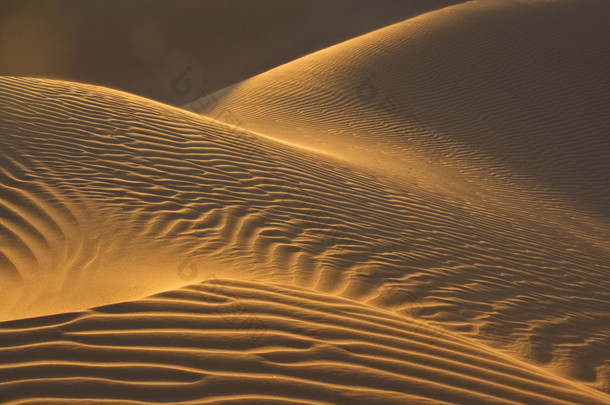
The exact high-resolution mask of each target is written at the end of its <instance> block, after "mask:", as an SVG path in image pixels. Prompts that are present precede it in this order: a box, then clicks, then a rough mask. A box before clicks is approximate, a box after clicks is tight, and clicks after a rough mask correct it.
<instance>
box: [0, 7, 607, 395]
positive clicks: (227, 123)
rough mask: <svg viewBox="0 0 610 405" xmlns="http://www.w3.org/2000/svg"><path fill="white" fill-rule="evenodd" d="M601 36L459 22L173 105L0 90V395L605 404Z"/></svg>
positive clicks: (541, 20) (539, 16)
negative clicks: (0, 287) (182, 107)
mask: <svg viewBox="0 0 610 405" xmlns="http://www.w3.org/2000/svg"><path fill="white" fill-rule="evenodd" d="M608 17H610V5H609V4H607V3H605V2H602V1H593V0H590V1H587V0H585V1H561V0H558V1H518V2H515V1H495V0H492V1H470V2H467V3H464V4H460V5H457V6H454V7H449V8H445V9H442V10H437V11H434V12H432V13H429V14H425V15H422V16H419V17H416V18H413V19H409V20H406V21H404V22H401V23H398V24H394V25H391V26H388V27H386V28H383V29H381V30H377V31H374V32H371V33H369V34H366V35H363V36H360V37H358V38H354V39H352V40H349V41H347V42H344V43H341V44H339V45H336V46H332V47H330V48H327V49H324V50H322V51H319V52H315V53H313V54H311V55H308V56H305V57H303V58H300V59H297V60H294V61H292V62H290V63H287V64H284V65H281V66H277V67H276V68H274V69H272V70H269V71H267V72H265V73H263V74H260V75H258V76H255V77H252V78H250V79H248V80H245V81H243V82H241V83H238V84H236V85H233V86H231V87H228V88H226V89H224V90H221V91H219V92H217V93H214V94H209V95H206V96H205V97H203V98H201V99H200V100H197V101H195V102H193V103H189V104H188V105H186V106H185V109H181V108H177V107H172V106H170V105H167V104H163V103H160V102H157V101H153V100H151V99H150V98H144V97H140V96H137V95H134V94H130V93H126V92H122V91H117V90H112V89H109V88H107V87H100V86H94V85H91V84H83V83H76V82H72V81H64V80H54V79H48V78H46V79H40V78H31V77H14V76H2V77H0V285H1V286H2V291H1V292H2V294H1V295H0V342H2V344H1V345H0V402H2V403H9V404H25V403H27V404H33V403H44V404H48V403H91V404H93V403H106V402H112V401H116V402H119V403H128V404H144V403H153V402H160V403H176V402H179V403H185V404H195V403H227V404H228V403H253V404H260V403H294V404H310V403H324V404H335V403H342V404H343V403H345V404H358V403H361V404H371V403H375V404H376V403H380V404H383V403H387V404H390V403H391V404H405V403H408V404H464V405H466V404H519V403H522V404H523V403H526V404H575V403H578V404H606V403H610V396H609V395H608V394H609V393H610V356H609V353H610V312H609V311H608V303H610V218H609V217H608V212H610V211H609V210H608V208H610V206H609V205H610V204H609V198H608V187H607V185H608V179H610V164H609V163H608V161H609V160H608V159H607V157H608V156H610V137H609V136H608V133H607V131H608V128H610V103H609V102H608V101H610V86H608V84H609V83H608V76H607V72H608V71H609V69H608V68H609V67H610V51H609V50H608V48H607V46H606V45H607V41H606V38H609V37H610V36H609V35H608V34H610V32H609V31H610V26H608V25H607V24H606V21H608V20H609V18H608ZM187 110H190V111H187Z"/></svg>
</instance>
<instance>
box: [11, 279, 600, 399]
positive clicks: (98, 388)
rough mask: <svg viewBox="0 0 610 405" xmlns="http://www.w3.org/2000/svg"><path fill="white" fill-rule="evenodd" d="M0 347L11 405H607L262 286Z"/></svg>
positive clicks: (177, 301) (420, 329)
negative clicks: (115, 403) (113, 404)
mask: <svg viewBox="0 0 610 405" xmlns="http://www.w3.org/2000/svg"><path fill="white" fill-rule="evenodd" d="M0 339H1V341H2V342H3V345H2V346H3V347H2V348H1V349H0V356H1V357H0V358H2V363H3V364H2V365H1V366H0V381H1V382H0V393H2V398H3V400H4V401H3V403H7V404H23V403H28V404H31V403H42V402H44V403H48V404H51V403H85V401H91V402H87V403H96V402H94V401H100V402H101V401H108V400H121V401H126V402H122V403H134V404H135V403H152V402H155V403H156V402H172V403H175V402H180V403H187V404H192V403H222V404H224V403H255V404H260V403H265V404H273V403H282V404H286V403H290V404H314V403H315V404H321V403H323V404H337V403H346V404H347V403H350V404H371V403H375V404H405V403H408V404H432V403H434V404H446V403H452V404H518V403H528V404H534V403H535V404H553V405H555V404H574V403H579V404H603V403H607V402H605V400H607V397H604V396H603V395H600V393H598V392H596V391H594V390H590V389H586V388H583V387H581V386H578V385H576V384H573V383H571V382H569V381H566V380H562V379H560V378H557V377H555V376H553V375H551V374H549V373H546V372H544V371H542V370H539V369H536V368H534V367H531V366H529V365H526V364H523V363H521V362H518V361H515V360H512V359H510V358H508V357H507V356H505V355H503V354H501V353H497V352H494V351H493V350H490V349H488V348H486V347H483V346H478V345H473V344H472V342H469V341H468V340H466V339H463V338H459V337H457V336H454V335H452V334H450V333H445V332H440V333H439V332H438V331H437V330H434V329H430V328H428V327H427V326H425V325H421V324H419V323H413V322H412V320H408V319H405V318H403V317H399V316H396V315H394V314H391V313H388V312H382V311H379V310H374V309H372V308H370V307H368V306H364V305H361V304H359V303H357V302H354V301H350V300H346V299H341V298H335V297H329V296H328V295H325V294H316V293H313V292H311V291H309V290H303V289H299V288H294V287H291V288H287V287H284V286H278V285H274V284H269V283H255V282H239V281H225V280H215V279H213V280H207V281H206V282H204V283H202V284H195V285H193V286H189V287H185V288H182V289H179V290H175V291H170V292H165V293H162V294H159V295H156V296H153V297H150V298H146V299H142V300H138V301H134V302H126V303H121V304H115V305H110V306H105V307H99V308H95V309H92V310H89V311H86V312H74V313H67V314H62V315H56V316H49V317H44V318H35V319H28V320H19V321H13V322H5V323H3V324H1V325H0ZM58 378H61V380H58ZM202 397H203V398H204V399H202ZM76 398H78V399H76ZM127 401H129V402H127Z"/></svg>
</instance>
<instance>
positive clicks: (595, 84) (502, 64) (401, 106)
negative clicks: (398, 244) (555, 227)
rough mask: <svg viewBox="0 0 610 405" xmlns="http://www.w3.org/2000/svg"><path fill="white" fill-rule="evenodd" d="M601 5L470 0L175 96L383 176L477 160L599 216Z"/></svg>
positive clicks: (606, 33) (471, 171)
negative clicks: (209, 90)
mask: <svg viewBox="0 0 610 405" xmlns="http://www.w3.org/2000/svg"><path fill="white" fill-rule="evenodd" d="M609 16H610V4H609V3H608V2H604V1H593V0H591V1H570V0H564V1H524V2H513V1H494V0H492V1H471V2H468V3H467V4H460V5H457V6H454V7H448V8H445V9H443V10H439V11H436V12H432V13H428V14H425V15H423V16H419V17H416V18H413V19H410V20H407V21H404V22H402V23H398V24H395V25H392V26H389V27H386V28H384V29H381V30H378V31H375V32H373V33H370V34H367V35H364V36H361V37H358V38H355V39H353V40H351V41H347V42H344V43H342V44H339V45H336V46H334V47H330V48H327V49H325V50H322V51H320V52H316V53H314V54H311V55H309V56H306V57H304V58H301V59H299V60H297V61H294V62H291V63H288V64H285V65H283V66H280V67H278V68H276V69H272V70H270V71H268V72H266V73H263V74H261V75H258V76H256V77H254V78H252V79H249V80H246V81H244V82H241V83H238V84H236V85H234V86H231V87H228V88H227V89H224V90H222V91H220V92H218V93H215V94H213V95H211V96H208V97H206V98H203V99H201V100H200V101H199V102H195V103H192V104H190V105H188V106H187V107H188V108H190V109H192V110H195V111H199V112H203V113H206V114H207V115H210V116H213V117H218V118H219V119H221V120H222V119H223V118H224V116H227V118H230V119H233V120H237V121H239V122H240V124H241V125H242V126H244V127H246V128H248V129H251V130H254V131H258V132H261V133H264V134H266V135H270V136H274V137H276V138H279V139H283V140H289V141H291V142H295V143H298V144H300V145H305V146H310V147H317V148H320V149H324V150H327V151H332V152H333V153H335V154H337V155H340V156H341V157H343V158H345V159H346V160H350V161H356V162H357V163H358V164H366V165H369V166H377V167H379V166H380V167H382V168H383V167H385V168H387V169H388V170H389V171H390V172H391V173H392V174H393V175H395V176H399V175H401V174H403V173H404V174H405V175H406V176H407V177H411V176H412V172H413V171H416V170H421V171H432V172H434V171H440V170H441V168H442V167H446V166H448V167H450V168H451V171H455V170H456V169H459V170H460V171H461V172H462V173H464V174H468V176H469V177H478V176H480V175H481V174H480V173H479V172H480V170H479V169H478V168H479V167H480V166H481V165H482V166H484V167H485V168H489V170H493V175H494V178H493V179H492V181H499V179H502V178H503V177H507V176H510V178H509V179H507V180H506V181H507V182H510V181H514V178H515V177H516V175H520V176H522V177H528V178H531V177H533V178H534V179H535V182H534V186H535V187H537V188H542V190H541V192H551V191H560V192H562V193H564V194H566V193H567V194H568V195H570V196H572V197H575V198H576V199H577V204H578V205H579V206H580V207H581V208H583V209H590V210H595V211H597V212H599V213H601V214H603V216H604V218H605V215H606V214H607V213H608V212H610V194H609V193H608V188H607V184H608V179H609V178H610V160H609V159H607V156H608V153H609V152H610V146H609V143H608V135H609V134H610V87H609V86H608V75H607V67H608V65H609V64H610V53H609V52H608V50H607V42H608V41H607V38H609V37H610V26H609V25H608V24H606V21H607V19H608V17H609ZM584 21H586V23H584ZM422 161H423V162H422ZM426 163H432V164H431V165H426ZM399 164H400V165H401V166H400V167H401V169H402V170H396V165H399ZM445 175H446V174H445V173H443V176H445ZM543 187H544V188H543Z"/></svg>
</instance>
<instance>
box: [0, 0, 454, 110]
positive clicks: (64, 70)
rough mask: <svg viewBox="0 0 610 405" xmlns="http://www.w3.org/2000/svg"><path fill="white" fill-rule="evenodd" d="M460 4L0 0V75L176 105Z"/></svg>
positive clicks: (414, 0) (440, 0) (410, 0)
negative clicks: (58, 82)
mask: <svg viewBox="0 0 610 405" xmlns="http://www.w3.org/2000/svg"><path fill="white" fill-rule="evenodd" d="M462 1H465V0H375V1H370V0H290V1H285V0H256V1H252V0H195V1H193V0H146V1H145V3H143V2H142V1H140V0H87V1H80V0H28V1H22V0H2V1H0V75H14V76H33V77H42V78H53V79H61V80H69V81H76V82H83V83H91V84H97V85H101V86H106V87H110V88H115V89H119V90H123V91H128V92H130V93H134V94H138V95H141V96H144V97H148V98H152V99H154V100H158V101H163V102H165V103H168V104H172V105H182V104H185V103H187V102H190V101H193V100H195V99H196V98H197V97H200V96H201V95H202V94H208V93H209V92H213V91H216V90H219V89H222V88H223V87H226V86H229V85H231V84H233V83H236V82H238V81H240V80H244V79H247V78H249V77H252V76H253V75H256V74H258V73H262V72H264V71H266V70H268V69H271V68H274V67H276V66H278V65H280V64H282V63H286V62H289V61H291V60H293V59H295V58H298V57H300V56H303V55H306V54H308V53H310V52H313V51H317V50H320V49H323V48H325V47H327V46H330V45H334V44H336V43H339V42H341V41H345V40H346V39H349V38H353V37H355V36H358V35H361V34H364V33H366V32H369V31H371V30H374V29H377V28H381V27H383V26H386V25H388V24H391V23H395V22H398V21H401V20H404V19H406V18H410V17H413V16H416V15H418V14H422V13H424V12H426V11H430V10H435V9H438V8H441V7H445V6H449V5H452V4H456V3H459V2H462Z"/></svg>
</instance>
